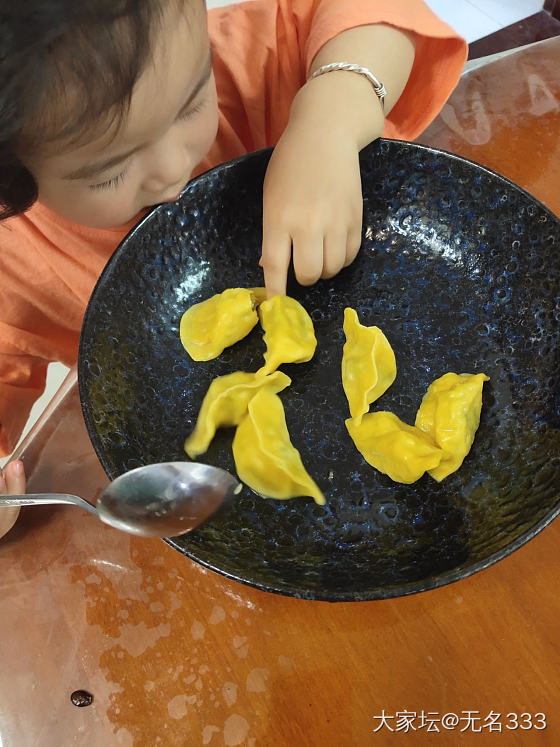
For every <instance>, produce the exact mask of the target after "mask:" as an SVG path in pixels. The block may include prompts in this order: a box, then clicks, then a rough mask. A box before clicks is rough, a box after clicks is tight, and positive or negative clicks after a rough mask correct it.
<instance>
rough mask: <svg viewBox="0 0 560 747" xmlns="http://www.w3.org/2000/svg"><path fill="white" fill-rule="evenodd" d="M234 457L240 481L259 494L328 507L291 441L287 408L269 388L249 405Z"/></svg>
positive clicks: (236, 437)
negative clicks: (308, 500) (303, 499)
mask: <svg viewBox="0 0 560 747" xmlns="http://www.w3.org/2000/svg"><path fill="white" fill-rule="evenodd" d="M233 457H234V459H235V466H236V469H237V474H238V475H239V479H240V480H241V481H242V482H244V483H246V484H247V485H248V486H249V487H250V488H252V489H253V490H255V491H256V492H257V493H260V494H261V495H264V496H267V497H269V498H281V499H286V498H295V497H297V496H303V495H308V496H311V497H312V498H313V499H314V501H315V503H318V504H319V505H323V504H324V503H325V498H324V496H323V494H322V493H321V491H320V489H319V487H318V486H317V484H316V483H315V482H314V480H313V479H312V478H311V477H310V476H309V474H308V473H307V471H306V469H305V467H304V466H303V463H302V461H301V456H300V454H299V451H298V450H297V449H296V448H295V447H294V446H293V444H292V443H291V441H290V435H289V433H288V428H287V426H286V417H285V415H284V407H283V405H282V402H281V400H280V397H279V396H278V395H277V394H274V392H273V391H272V389H271V388H270V387H264V388H263V389H260V390H259V391H258V392H257V394H255V396H254V397H253V398H252V399H251V401H250V402H249V408H248V413H247V415H246V416H245V418H244V419H243V420H242V421H241V423H240V424H239V425H238V426H237V429H236V431H235V436H234V439H233Z"/></svg>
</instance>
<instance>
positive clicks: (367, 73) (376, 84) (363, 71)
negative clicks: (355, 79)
mask: <svg viewBox="0 0 560 747" xmlns="http://www.w3.org/2000/svg"><path fill="white" fill-rule="evenodd" d="M334 70H348V71H349V72H351V73H358V75H363V76H364V78H367V79H368V80H369V82H370V83H371V85H372V86H373V90H374V91H375V94H376V96H377V98H378V99H379V102H380V104H381V110H382V111H383V113H385V96H386V95H387V89H386V88H385V86H384V85H383V83H382V82H381V81H380V80H378V79H377V78H376V77H375V75H374V74H373V73H372V72H371V70H368V69H367V67H362V66H361V65H354V64H353V63H352V62H331V63H330V64H329V65H323V66H322V67H320V68H318V69H317V70H315V72H314V73H313V74H312V75H310V76H309V80H312V79H313V78H316V77H317V76H319V75H323V73H332V72H333V71H334Z"/></svg>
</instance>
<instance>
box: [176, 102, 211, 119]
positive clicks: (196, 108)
mask: <svg viewBox="0 0 560 747" xmlns="http://www.w3.org/2000/svg"><path fill="white" fill-rule="evenodd" d="M205 103H206V99H203V100H202V101H199V102H198V104H197V105H196V106H193V107H191V108H190V109H187V110H186V111H184V112H179V114H178V116H177V119H191V117H194V116H195V115H196V114H198V112H199V111H201V109H203V108H204V104H205Z"/></svg>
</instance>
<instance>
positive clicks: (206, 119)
mask: <svg viewBox="0 0 560 747" xmlns="http://www.w3.org/2000/svg"><path fill="white" fill-rule="evenodd" d="M175 6H176V4H175V3H170V4H169V8H168V9H167V10H166V12H165V15H164V17H163V19H162V24H161V31H160V32H158V36H157V44H156V47H155V49H154V50H153V64H150V63H148V66H147V67H146V70H145V71H144V73H143V74H142V75H141V77H140V78H139V80H138V82H137V84H136V86H135V88H134V91H133V93H132V99H131V105H130V109H129V110H128V113H127V114H126V115H125V117H124V120H123V124H122V126H121V128H120V129H119V130H118V132H117V134H116V136H114V132H113V130H110V131H109V132H107V131H106V130H105V131H103V129H100V130H99V132H98V134H97V135H94V136H93V137H92V139H91V140H90V141H89V142H87V143H86V144H85V145H80V146H79V147H76V146H74V147H71V148H68V149H65V148H64V144H60V147H59V148H58V151H59V152H57V153H50V154H48V155H46V154H43V155H42V156H37V157H34V158H32V159H29V160H26V159H25V157H22V160H23V161H24V163H25V165H26V166H27V168H28V169H29V170H30V171H31V173H32V174H33V176H34V177H35V180H36V181H37V184H38V186H39V200H40V202H42V203H43V204H44V205H46V206H47V207H49V208H51V209H52V210H54V211H55V212H56V213H58V214H59V215H62V216H64V217H65V218H68V219H69V220H72V221H75V222H77V223H81V224H83V225H86V226H93V227H96V228H112V227H115V226H120V225H122V224H123V223H126V222H127V221H129V220H131V219H132V218H134V217H135V216H136V215H137V214H138V213H139V212H140V211H141V210H142V209H144V208H146V207H149V206H151V205H155V204H157V203H160V202H168V201H170V200H173V199H174V198H175V197H176V196H177V195H178V193H179V192H180V191H181V189H182V188H183V187H184V186H185V184H186V183H187V181H188V180H189V177H190V175H191V173H192V172H193V170H194V169H195V167H196V166H197V165H198V164H199V163H200V161H201V160H202V159H203V158H204V157H205V156H206V154H207V153H208V151H209V149H210V147H211V145H212V143H213V142H214V139H215V137H216V132H217V129H218V105H217V96H216V86H215V81H214V76H213V74H212V68H211V59H210V46H209V41H208V36H207V32H206V13H205V9H204V4H203V3H195V4H191V8H190V9H189V12H188V13H186V14H185V11H184V10H183V11H182V12H180V11H179V10H177V8H176V7H175Z"/></svg>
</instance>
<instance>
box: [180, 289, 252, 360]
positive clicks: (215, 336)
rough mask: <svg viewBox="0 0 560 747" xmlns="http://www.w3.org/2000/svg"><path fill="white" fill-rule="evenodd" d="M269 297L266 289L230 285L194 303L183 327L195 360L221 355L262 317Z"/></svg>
mask: <svg viewBox="0 0 560 747" xmlns="http://www.w3.org/2000/svg"><path fill="white" fill-rule="evenodd" d="M265 298H266V291H265V289H264V288H228V289H227V290H225V291H224V292H223V293H217V294H216V295H215V296H212V297H211V298H207V299H206V301H202V302H201V303H196V304H194V305H193V306H191V307H190V308H189V309H187V310H186V311H185V313H184V314H183V316H182V318H181V324H180V327H179V335H180V337H181V342H182V343H183V346H184V348H185V350H186V351H187V353H188V354H189V355H190V356H191V358H192V359H193V360H195V361H209V360H212V358H217V357H218V356H219V355H220V353H221V352H222V351H223V349H224V348H227V347H229V346H230V345H233V344H234V343H236V342H238V341H239V340H242V339H243V338H244V337H245V336H246V335H248V334H249V332H250V331H251V330H252V329H253V327H254V326H255V324H256V323H257V322H258V319H259V318H258V314H257V311H256V309H257V306H258V305H259V303H260V302H261V301H262V300H264V299H265Z"/></svg>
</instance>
